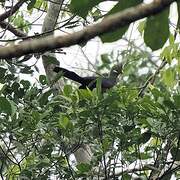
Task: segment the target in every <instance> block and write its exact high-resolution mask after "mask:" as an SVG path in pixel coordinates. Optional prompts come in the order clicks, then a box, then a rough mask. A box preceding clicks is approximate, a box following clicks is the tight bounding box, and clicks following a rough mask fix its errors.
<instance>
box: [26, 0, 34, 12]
mask: <svg viewBox="0 0 180 180" xmlns="http://www.w3.org/2000/svg"><path fill="white" fill-rule="evenodd" d="M35 4H36V0H31V1H30V3H29V4H28V5H27V9H28V10H31V9H32V8H33V7H34V5H35Z"/></svg>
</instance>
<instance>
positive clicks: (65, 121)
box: [59, 116, 70, 130]
mask: <svg viewBox="0 0 180 180" xmlns="http://www.w3.org/2000/svg"><path fill="white" fill-rule="evenodd" d="M69 123H70V121H69V118H68V117H67V116H62V117H61V119H60V120H59V127H60V128H61V127H62V128H64V129H65V130H66V129H67V127H68V125H69Z"/></svg>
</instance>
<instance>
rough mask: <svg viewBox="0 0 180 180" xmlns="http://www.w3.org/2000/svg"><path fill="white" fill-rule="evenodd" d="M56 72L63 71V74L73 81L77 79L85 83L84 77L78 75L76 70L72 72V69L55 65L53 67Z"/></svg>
mask: <svg viewBox="0 0 180 180" xmlns="http://www.w3.org/2000/svg"><path fill="white" fill-rule="evenodd" d="M53 71H54V72H56V73H58V72H62V73H63V76H64V77H66V78H68V79H71V80H73V81H76V82H78V83H80V84H83V83H84V78H83V77H80V76H79V75H77V74H76V73H75V72H72V71H69V70H67V69H64V68H61V67H55V68H54V69H53Z"/></svg>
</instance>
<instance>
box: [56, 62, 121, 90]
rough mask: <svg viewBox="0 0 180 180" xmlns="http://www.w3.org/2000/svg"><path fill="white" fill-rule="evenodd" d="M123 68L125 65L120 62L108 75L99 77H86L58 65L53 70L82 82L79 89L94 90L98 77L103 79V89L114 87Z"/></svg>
mask: <svg viewBox="0 0 180 180" xmlns="http://www.w3.org/2000/svg"><path fill="white" fill-rule="evenodd" d="M122 70H123V65H122V63H119V64H117V65H114V66H113V67H112V68H111V71H110V73H109V76H108V77H98V76H86V77H81V76H79V75H78V74H76V73H75V72H73V71H69V70H67V69H65V68H62V67H59V66H56V67H55V68H54V69H53V71H54V72H56V73H59V72H62V74H63V76H64V77H66V78H68V79H70V80H73V81H76V82H78V83H80V84H81V85H80V86H79V89H87V88H89V89H90V90H93V89H94V88H96V84H97V79H98V78H100V79H101V81H100V82H101V88H102V90H103V91H106V90H107V89H110V88H112V87H113V86H114V85H115V84H116V81H117V77H118V76H119V75H120V74H122V72H123V71H122Z"/></svg>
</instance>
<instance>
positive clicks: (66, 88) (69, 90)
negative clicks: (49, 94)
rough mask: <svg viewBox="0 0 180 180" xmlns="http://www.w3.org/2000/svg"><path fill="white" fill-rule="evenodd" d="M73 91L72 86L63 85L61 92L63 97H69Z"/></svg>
mask: <svg viewBox="0 0 180 180" xmlns="http://www.w3.org/2000/svg"><path fill="white" fill-rule="evenodd" d="M72 91H73V89H72V86H71V85H65V86H64V89H63V92H64V95H65V96H67V97H69V96H70V94H71V93H72Z"/></svg>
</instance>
